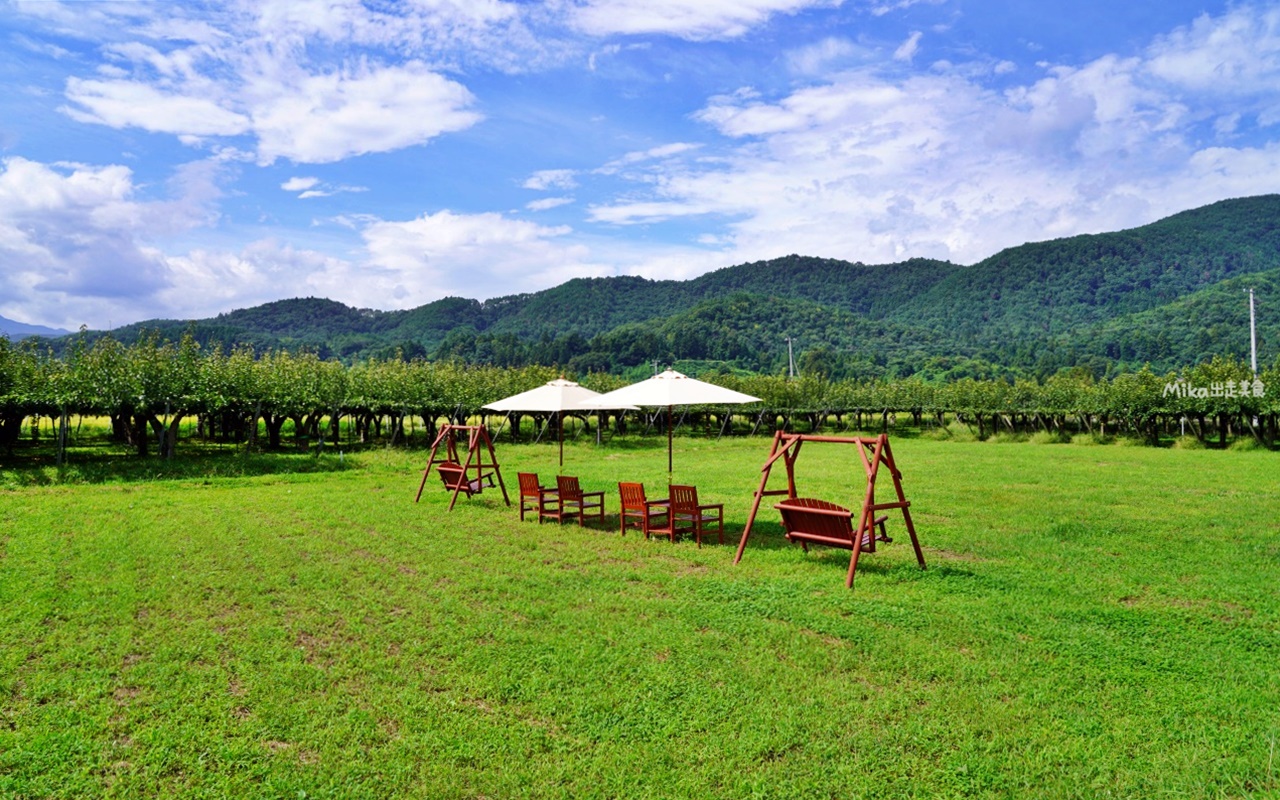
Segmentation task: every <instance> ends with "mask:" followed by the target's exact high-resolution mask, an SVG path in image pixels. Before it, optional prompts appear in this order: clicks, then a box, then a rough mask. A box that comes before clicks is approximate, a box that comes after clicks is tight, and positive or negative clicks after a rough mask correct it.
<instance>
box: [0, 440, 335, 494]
mask: <svg viewBox="0 0 1280 800" xmlns="http://www.w3.org/2000/svg"><path fill="white" fill-rule="evenodd" d="M348 466H349V465H348V464H347V462H346V459H345V458H343V457H339V455H338V454H337V453H331V452H328V451H326V452H325V453H324V454H323V455H321V456H319V457H317V455H316V453H315V452H287V451H279V452H266V453H252V452H246V451H244V450H241V449H228V448H225V447H223V448H194V447H192V448H188V451H187V452H183V451H181V450H180V451H179V452H178V454H177V455H176V456H174V457H173V458H170V459H161V458H158V457H156V456H148V457H146V458H140V457H139V456H137V455H136V454H133V453H132V452H129V451H127V450H124V449H122V448H119V447H112V446H100V447H95V448H78V449H75V450H69V451H68V453H67V458H66V460H65V461H64V463H63V464H62V465H61V466H59V465H58V464H57V459H56V457H55V456H54V454H52V453H48V454H46V453H43V452H39V453H28V454H24V457H21V458H2V459H0V487H4V488H11V489H17V488H29V487H36V486H59V485H68V484H72V485H73V484H102V483H133V482H145V481H156V480H199V479H206V478H247V477H257V476H262V475H291V474H307V473H324V472H339V471H342V470H344V469H346V468H348Z"/></svg>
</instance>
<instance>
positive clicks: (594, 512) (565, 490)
mask: <svg viewBox="0 0 1280 800" xmlns="http://www.w3.org/2000/svg"><path fill="white" fill-rule="evenodd" d="M556 493H557V495H558V496H559V498H558V499H559V501H560V502H559V503H558V504H557V508H556V509H555V511H551V510H548V511H547V516H548V517H552V518H554V519H555V520H556V521H557V522H564V518H565V517H573V516H576V517H577V518H578V524H579V525H583V526H585V525H586V524H587V515H588V514H590V515H591V516H593V517H595V518H596V519H598V520H600V522H601V523H603V522H604V492H584V491H582V487H581V486H579V485H578V479H577V478H576V477H574V476H572V475H557V476H556Z"/></svg>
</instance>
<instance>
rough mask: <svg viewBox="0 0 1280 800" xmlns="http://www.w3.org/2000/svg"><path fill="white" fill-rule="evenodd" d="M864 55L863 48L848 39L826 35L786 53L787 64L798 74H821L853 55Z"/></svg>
mask: <svg viewBox="0 0 1280 800" xmlns="http://www.w3.org/2000/svg"><path fill="white" fill-rule="evenodd" d="M860 55H865V54H864V53H863V50H862V49H861V48H859V47H858V46H856V45H855V44H854V43H853V42H851V41H849V40H848V39H844V38H841V37H838V36H828V37H827V38H825V39H823V40H822V41H820V42H816V43H814V44H811V45H808V46H806V47H801V48H798V49H796V50H792V51H791V52H789V53H787V65H788V66H789V68H790V69H791V71H792V72H795V73H798V74H800V75H822V74H825V73H826V72H828V71H830V70H831V69H832V67H833V65H836V64H839V63H841V62H843V61H847V60H849V59H851V58H853V57H855V56H860Z"/></svg>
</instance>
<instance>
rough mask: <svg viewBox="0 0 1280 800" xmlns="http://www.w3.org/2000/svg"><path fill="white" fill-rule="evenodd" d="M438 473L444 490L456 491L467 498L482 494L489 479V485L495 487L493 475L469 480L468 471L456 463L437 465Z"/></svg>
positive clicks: (445, 462) (446, 462)
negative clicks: (486, 480)
mask: <svg viewBox="0 0 1280 800" xmlns="http://www.w3.org/2000/svg"><path fill="white" fill-rule="evenodd" d="M436 473H437V474H439V475H440V480H441V482H442V483H444V488H446V489H448V490H449V491H451V492H452V491H454V490H455V489H456V490H458V491H459V492H461V493H462V494H465V495H466V496H467V497H471V496H472V495H477V494H480V492H482V491H484V487H485V479H486V478H488V485H489V486H494V485H496V484H494V482H493V473H492V472H490V473H484V474H481V475H477V476H476V477H474V478H471V479H468V478H467V471H466V470H465V469H463V467H462V465H461V464H459V463H458V462H456V461H442V462H440V463H439V464H436Z"/></svg>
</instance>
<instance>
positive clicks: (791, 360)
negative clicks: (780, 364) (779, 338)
mask: <svg viewBox="0 0 1280 800" xmlns="http://www.w3.org/2000/svg"><path fill="white" fill-rule="evenodd" d="M784 338H785V339H786V340H787V377H788V378H794V377H795V376H796V359H795V356H794V355H792V353H791V337H790V336H786V337H784Z"/></svg>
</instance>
